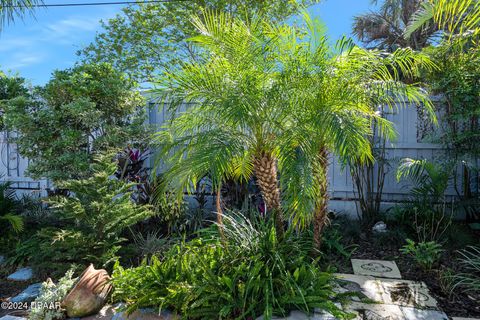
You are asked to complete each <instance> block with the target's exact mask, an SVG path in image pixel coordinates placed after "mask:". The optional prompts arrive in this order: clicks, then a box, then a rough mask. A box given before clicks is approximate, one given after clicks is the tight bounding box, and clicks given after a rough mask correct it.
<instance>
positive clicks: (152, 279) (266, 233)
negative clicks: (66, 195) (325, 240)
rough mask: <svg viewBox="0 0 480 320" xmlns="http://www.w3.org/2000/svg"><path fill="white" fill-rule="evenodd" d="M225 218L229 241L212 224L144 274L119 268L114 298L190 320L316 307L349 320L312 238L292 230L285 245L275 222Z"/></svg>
mask: <svg viewBox="0 0 480 320" xmlns="http://www.w3.org/2000/svg"><path fill="white" fill-rule="evenodd" d="M223 218H224V219H223V221H224V227H223V237H221V236H220V234H219V229H218V228H217V227H215V226H212V227H211V228H209V229H204V230H202V231H200V232H199V236H198V237H197V238H196V239H194V240H191V241H189V242H182V243H180V244H178V245H175V246H173V247H172V248H171V249H170V250H169V251H168V252H166V253H165V254H164V255H163V256H160V257H154V258H152V259H151V261H144V263H143V264H142V265H140V266H139V267H137V268H131V269H125V268H123V267H121V266H120V265H119V264H118V263H117V264H116V266H115V268H114V272H113V280H112V281H113V285H114V288H115V291H114V299H115V300H122V301H125V302H126V303H127V306H128V311H129V312H132V311H134V310H136V309H138V308H142V307H156V308H159V309H160V310H161V309H169V310H172V311H175V312H177V313H179V314H180V315H181V316H182V317H185V318H188V319H214V318H215V319H216V318H226V319H246V318H256V317H258V316H260V315H263V316H264V317H265V318H267V319H270V318H271V317H272V316H273V315H278V316H286V315H288V313H289V312H290V311H291V310H302V311H304V312H307V313H308V312H312V311H313V309H314V308H320V309H323V310H327V311H328V312H330V313H332V314H333V315H334V316H336V317H337V318H339V319H345V318H349V316H350V315H349V314H346V313H344V312H343V311H342V310H340V309H339V307H337V306H336V305H335V304H334V302H335V301H336V300H342V299H341V297H340V296H338V295H337V294H335V293H334V291H333V286H334V276H333V275H332V274H331V273H330V272H324V271H321V270H320V269H319V268H318V267H317V263H316V262H317V261H316V260H314V259H312V258H310V257H309V253H310V252H311V250H312V242H311V236H309V235H307V234H295V232H294V231H292V230H288V231H287V232H286V233H285V235H284V237H283V238H281V240H280V239H279V238H278V237H277V233H276V230H275V226H274V223H273V222H272V221H268V222H267V221H264V220H259V221H257V222H251V221H249V220H248V219H246V218H245V217H244V216H242V215H239V214H235V215H232V216H224V217H223ZM270 220H272V219H270Z"/></svg>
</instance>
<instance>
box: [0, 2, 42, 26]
mask: <svg viewBox="0 0 480 320" xmlns="http://www.w3.org/2000/svg"><path fill="white" fill-rule="evenodd" d="M41 4H43V1H42V0H2V1H0V31H1V30H2V29H3V28H4V27H5V25H7V24H9V23H12V22H14V21H15V20H18V19H23V18H24V17H25V16H26V15H29V14H30V15H32V14H33V13H34V8H35V6H38V5H41Z"/></svg>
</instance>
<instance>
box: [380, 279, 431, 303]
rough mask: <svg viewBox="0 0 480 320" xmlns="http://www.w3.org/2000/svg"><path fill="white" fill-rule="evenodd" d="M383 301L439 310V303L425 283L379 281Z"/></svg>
mask: <svg viewBox="0 0 480 320" xmlns="http://www.w3.org/2000/svg"><path fill="white" fill-rule="evenodd" d="M378 282H379V283H380V286H381V290H380V291H381V292H382V301H383V303H386V304H396V305H399V306H406V307H416V308H432V309H438V305H437V301H436V300H435V298H433V297H432V296H431V295H430V292H429V291H428V287H427V286H426V284H425V283H423V282H415V281H408V280H392V279H381V280H380V279H379V280H378Z"/></svg>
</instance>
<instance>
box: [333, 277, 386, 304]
mask: <svg viewBox="0 0 480 320" xmlns="http://www.w3.org/2000/svg"><path fill="white" fill-rule="evenodd" d="M335 276H337V278H338V279H339V282H338V287H337V288H335V291H337V292H338V293H344V292H356V293H357V294H358V295H359V297H360V298H366V299H370V300H373V301H378V302H382V296H383V295H382V287H381V285H380V283H379V282H378V281H377V280H376V279H375V278H374V277H369V276H359V275H355V274H345V273H336V274H335ZM353 300H354V301H360V300H361V299H359V298H357V297H353Z"/></svg>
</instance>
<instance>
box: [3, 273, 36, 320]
mask: <svg viewBox="0 0 480 320" xmlns="http://www.w3.org/2000/svg"><path fill="white" fill-rule="evenodd" d="M30 284H32V282H31V281H30V282H17V281H8V280H6V279H1V278H0V303H1V302H3V301H7V300H8V299H9V298H11V297H14V296H16V295H17V294H19V293H20V292H22V291H23V290H25V289H26V288H27V287H28V286H29V285H30ZM6 315H12V316H21V315H25V312H24V311H22V310H5V309H2V308H0V317H3V316H6Z"/></svg>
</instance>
